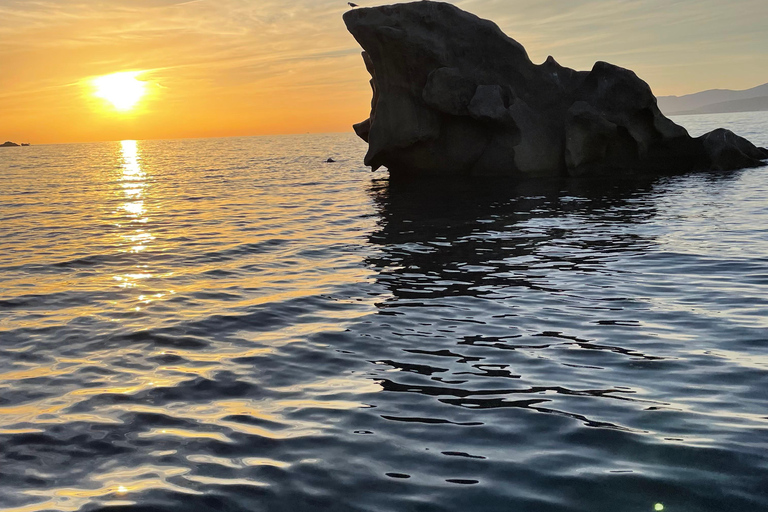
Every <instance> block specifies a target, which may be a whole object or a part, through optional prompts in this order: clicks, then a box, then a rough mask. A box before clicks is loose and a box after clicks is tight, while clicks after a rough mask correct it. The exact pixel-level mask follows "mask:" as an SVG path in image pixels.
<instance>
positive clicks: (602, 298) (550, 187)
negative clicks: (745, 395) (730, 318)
mask: <svg viewBox="0 0 768 512" xmlns="http://www.w3.org/2000/svg"><path fill="white" fill-rule="evenodd" d="M686 179H688V178H682V179H677V180H653V179H648V180H641V181H631V182H616V183H605V182H601V183H595V182H588V181H570V182H551V181H548V182H529V183H526V184H520V183H511V182H510V183H501V184H499V183H498V182H496V183H495V184H494V185H491V186H489V184H487V183H474V184H470V183H466V182H462V183H443V184H439V185H438V184H435V183H429V184H420V183H418V182H415V183H408V184H397V183H395V184H390V183H388V182H386V181H374V182H373V184H372V186H371V195H372V197H373V198H374V201H375V204H376V207H377V209H378V212H379V215H380V222H379V227H378V229H377V230H375V231H374V232H373V233H372V234H371V236H370V242H371V244H373V245H374V246H376V247H378V251H377V252H376V253H375V254H374V255H372V256H371V257H369V258H368V260H367V261H368V263H369V264H370V265H372V266H373V267H374V268H375V269H376V270H377V272H378V275H377V282H378V284H379V285H381V286H383V287H385V288H386V290H387V292H388V297H387V298H386V299H385V300H384V301H382V302H381V303H380V304H379V313H378V315H377V316H376V317H375V319H374V320H372V321H369V322H368V323H367V325H361V326H359V327H358V330H359V331H360V333H359V334H360V335H361V336H365V337H369V338H370V339H371V343H370V344H369V351H368V352H367V353H366V355H367V356H368V357H372V359H371V362H372V363H373V364H375V367H376V370H375V371H374V372H373V377H372V378H374V379H376V380H377V381H378V382H379V383H380V384H381V385H382V387H383V389H384V390H385V391H386V393H384V394H383V395H378V397H377V398H376V399H375V400H374V401H372V402H371V403H372V404H375V405H376V409H375V411H376V414H378V415H379V417H380V418H381V419H382V420H383V421H384V422H385V423H389V425H384V424H382V425H381V426H379V427H378V428H376V427H375V426H371V425H369V427H371V430H372V431H374V432H377V433H378V434H379V435H382V436H387V437H390V438H396V439H398V440H399V443H402V444H404V445H405V446H406V447H407V448H401V450H406V451H411V452H412V453H415V452H417V451H421V452H424V450H427V452H426V453H422V456H420V457H419V458H418V459H416V458H413V459H410V460H409V458H408V457H407V456H406V455H405V454H403V453H402V451H400V453H398V451H399V450H398V449H397V448H396V447H395V446H391V448H392V450H393V452H394V453H395V454H396V455H392V456H391V457H387V459H388V460H391V461H392V465H391V466H390V467H389V469H390V470H391V471H390V473H391V474H397V475H408V476H411V477H416V478H417V479H420V480H421V481H424V479H426V480H428V481H431V480H432V479H435V478H436V479H438V480H442V481H444V482H446V483H448V484H451V483H453V484H457V483H464V484H466V483H469V482H472V483H474V484H479V487H478V489H482V490H481V491H475V492H474V493H473V494H471V495H466V494H461V495H453V494H451V493H450V492H449V493H448V494H447V495H445V496H451V497H450V498H447V499H445V500H440V501H441V502H442V503H447V502H450V503H452V506H450V507H447V508H449V509H451V510H462V508H461V507H471V506H473V505H472V503H473V500H478V499H482V500H484V501H482V503H484V505H485V508H484V509H485V510H496V509H497V508H494V507H501V506H503V505H504V503H516V504H518V505H519V506H521V507H525V506H526V505H527V506H529V507H531V508H530V510H612V509H615V507H616V506H617V505H618V504H619V503H621V504H622V506H625V507H626V509H627V510H644V509H646V508H648V507H652V506H653V504H654V503H656V502H658V501H663V502H664V503H671V504H674V503H678V504H680V505H681V506H682V505H683V504H685V505H684V506H694V504H695V506H696V507H698V508H697V510H722V509H723V507H726V506H732V505H733V503H735V502H737V501H738V498H736V496H738V495H739V493H741V492H742V491H744V492H746V493H747V495H748V494H749V493H751V494H752V495H753V496H754V495H755V493H756V492H758V491H757V490H758V489H759V486H760V484H759V481H760V480H759V479H758V478H754V477H750V478H746V477H744V475H745V473H747V471H745V466H744V465H742V464H740V463H739V462H737V460H739V457H744V456H747V457H749V456H748V455H747V454H746V453H744V451H748V447H743V448H742V450H744V451H743V452H742V453H740V454H739V453H736V452H735V451H729V450H727V449H725V448H724V445H725V444H727V440H728V439H729V438H731V436H732V435H733V434H732V433H729V432H728V431H727V429H726V428H724V427H718V426H716V425H713V416H715V417H722V415H727V414H728V409H730V408H731V407H730V406H727V405H721V407H723V409H721V410H712V409H708V408H707V406H706V404H707V403H708V401H709V395H710V394H711V393H710V392H708V391H697V390H696V389H695V388H696V386H697V385H701V383H702V382H704V381H706V379H707V375H708V369H707V366H708V365H709V364H710V363H707V362H704V363H703V366H702V367H698V368H697V367H696V366H695V365H694V366H693V367H690V366H686V364H685V363H684V360H685V359H687V358H689V357H691V354H692V352H693V351H695V349H694V348H693V347H691V346H688V343H689V342H690V341H691V340H692V339H697V338H706V337H707V336H710V337H711V336H712V333H713V332H715V331H714V329H715V327H716V326H715V325H713V324H712V323H707V322H702V321H701V319H695V318H693V317H694V316H695V315H690V314H688V315H686V314H680V315H674V314H669V312H666V311H656V308H655V307H654V300H653V296H654V295H660V296H663V295H664V294H665V293H666V292H667V291H668V290H669V289H672V288H675V287H676V285H675V284H674V283H669V282H665V281H669V280H670V279H672V280H674V277H672V278H669V277H668V276H667V277H665V276H664V274H665V273H666V272H667V271H666V269H665V268H658V267H655V266H654V264H653V263H652V262H651V263H649V262H646V259H647V258H653V257H654V255H657V254H660V253H663V252H664V251H665V248H663V247H660V244H659V241H658V235H659V226H658V225H655V223H654V218H655V216H656V215H657V213H658V203H659V201H660V200H661V198H664V197H665V196H666V195H668V194H674V193H675V191H676V188H677V187H679V186H680V184H681V183H683V182H684V181H685V180H686ZM735 179H736V177H734V176H731V177H720V178H716V177H712V176H706V177H703V178H701V180H702V181H703V182H704V183H705V185H707V184H706V182H707V181H713V183H709V184H708V185H711V186H713V187H717V186H726V184H727V183H728V182H729V181H733V180H735ZM681 180H682V181H681ZM641 267H644V268H641ZM652 274H657V276H659V277H658V278H657V279H658V281H657V282H656V283H654V282H650V281H649V277H648V276H649V275H652ZM674 298H675V297H674V296H672V299H671V300H674ZM353 332H354V330H353ZM373 354H375V356H373ZM682 371H685V372H686V373H681V372H682ZM734 398H735V397H734ZM692 404H699V405H692ZM542 413H545V414H542ZM749 423H750V424H749V425H744V426H745V430H744V431H743V432H742V434H743V435H744V438H747V437H748V435H749V434H748V432H749V429H750V428H752V429H754V428H758V426H759V424H760V420H759V418H758V417H757V416H755V415H751V416H750V418H749ZM397 425H399V426H397ZM457 429H466V430H457ZM404 439H407V440H408V441H407V442H404V441H403V440H404ZM383 451H384V452H387V453H389V452H388V450H383ZM752 457H753V459H754V460H752V463H757V456H755V455H752ZM722 465H725V466H727V467H729V468H732V470H733V471H734V472H735V473H740V474H741V477H742V480H741V481H740V482H739V483H738V484H734V483H732V482H731V483H729V484H728V490H726V489H725V488H724V487H723V485H722V482H720V467H722ZM413 480H414V479H413V478H412V479H409V481H411V482H412V481H413ZM702 484H704V486H703V487H702ZM707 485H711V486H712V487H710V490H706V486H707ZM694 487H695V488H696V489H694ZM737 488H738V489H737ZM713 489H716V491H713ZM616 493H620V496H619V495H617V494H616ZM742 496H743V494H742ZM662 498H663V499H662ZM664 500H666V501H664ZM750 503H752V502H751V501H750V500H749V499H745V500H744V501H743V502H742V504H743V505H744V506H747V505H749V504H750ZM752 504H754V503H752ZM612 507H613V508H612ZM467 509H468V508H467Z"/></svg>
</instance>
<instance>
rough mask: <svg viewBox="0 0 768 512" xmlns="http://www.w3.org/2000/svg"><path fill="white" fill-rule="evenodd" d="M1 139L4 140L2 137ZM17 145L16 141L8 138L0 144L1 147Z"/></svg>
mask: <svg viewBox="0 0 768 512" xmlns="http://www.w3.org/2000/svg"><path fill="white" fill-rule="evenodd" d="M0 140H2V139H0ZM15 147H18V144H16V143H15V142H11V141H9V140H7V141H5V142H3V143H2V144H0V148H15Z"/></svg>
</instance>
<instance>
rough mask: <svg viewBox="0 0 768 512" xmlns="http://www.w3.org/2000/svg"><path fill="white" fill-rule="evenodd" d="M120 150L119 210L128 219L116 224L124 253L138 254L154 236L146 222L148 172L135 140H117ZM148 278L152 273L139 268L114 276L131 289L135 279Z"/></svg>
mask: <svg viewBox="0 0 768 512" xmlns="http://www.w3.org/2000/svg"><path fill="white" fill-rule="evenodd" d="M120 153H121V157H122V175H121V176H120V178H119V181H120V184H121V186H122V189H123V198H124V202H123V203H122V204H121V205H120V207H119V209H118V213H120V214H121V215H122V216H123V217H124V218H125V219H126V221H127V222H125V223H120V224H118V226H119V227H120V228H125V230H124V232H122V233H121V235H120V236H121V238H122V239H123V241H124V242H125V245H126V246H127V247H128V249H127V250H126V252H129V253H133V254H138V253H140V252H142V251H144V250H146V249H147V247H148V246H149V244H150V243H151V242H152V241H153V240H154V239H155V237H154V236H153V235H152V233H150V231H149V230H148V229H146V224H148V223H149V215H148V209H147V207H146V205H145V199H146V198H145V195H146V189H147V173H146V172H145V171H144V169H142V165H141V152H140V150H139V144H138V142H137V141H135V140H124V141H122V142H120ZM151 277H152V273H150V272H148V271H146V270H145V268H144V267H142V268H137V269H136V271H133V272H128V273H124V274H121V275H116V276H114V279H115V280H116V281H118V282H120V286H121V287H122V288H132V287H134V286H136V283H137V281H138V280H141V279H149V278H151Z"/></svg>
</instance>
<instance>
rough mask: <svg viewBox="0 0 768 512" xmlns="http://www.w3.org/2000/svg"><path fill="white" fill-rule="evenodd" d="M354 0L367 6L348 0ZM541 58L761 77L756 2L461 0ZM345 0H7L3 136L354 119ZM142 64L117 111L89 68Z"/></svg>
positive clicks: (691, 78)
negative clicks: (138, 85)
mask: <svg viewBox="0 0 768 512" xmlns="http://www.w3.org/2000/svg"><path fill="white" fill-rule="evenodd" d="M357 2H358V3H360V4H361V5H363V6H365V5H375V4H374V3H371V2H365V1H364V0H357ZM452 3H454V4H456V5H458V6H459V7H461V8H463V9H466V10H469V11H471V12H474V13H475V14H477V15H479V16H481V17H484V18H489V19H492V20H494V21H496V22H497V23H498V24H499V25H500V26H501V28H502V29H503V30H504V31H505V32H506V33H507V34H509V35H510V36H512V37H513V38H515V39H517V40H518V41H520V42H521V43H522V44H523V45H524V46H525V47H526V49H527V50H528V52H529V54H530V56H531V58H532V59H533V61H534V62H542V61H543V60H544V59H545V58H546V57H547V55H549V54H551V55H553V56H554V57H555V58H556V59H557V60H558V61H559V62H560V63H561V64H563V65H566V66H570V67H575V68H577V69H589V68H591V66H592V64H593V63H594V61H595V60H607V61H609V62H612V63H614V64H618V65H620V66H624V67H628V68H631V69H633V70H634V71H636V72H637V74H638V75H639V76H640V77H641V78H643V79H644V80H646V81H647V82H648V83H649V84H650V85H651V87H652V88H653V90H654V92H655V93H656V94H657V95H667V94H678V95H679V94H687V93H691V92H697V91H700V90H704V89H711V88H727V89H746V88H750V87H754V86H756V85H760V84H763V83H765V82H768V30H766V28H765V25H766V22H768V2H766V1H765V0H735V1H725V0H696V1H693V0H549V1H548V0H461V1H454V2H452ZM346 9H347V6H346V0H191V1H182V0H0V139H2V140H0V142H2V141H4V140H6V139H7V140H15V141H18V142H21V141H24V142H26V141H30V142H33V143H52V142H54V143H55V142H80V141H94V140H122V139H154V138H182V137H212V136H230V135H260V134H276V133H304V132H329V131H349V130H350V125H351V124H352V123H354V122H358V121H361V120H362V119H364V118H365V117H366V116H367V114H368V110H369V107H370V89H369V86H368V75H367V73H366V72H365V68H364V66H363V64H362V61H361V59H360V56H359V51H360V49H359V47H358V46H357V43H356V42H355V41H354V39H352V37H351V36H350V35H349V34H348V33H347V31H346V29H345V27H344V24H343V22H342V20H341V15H342V13H343V12H344V11H345V10H346ZM128 71H132V72H141V73H139V74H137V75H136V78H137V79H138V80H141V81H143V82H144V83H145V86H146V91H147V94H146V95H145V96H144V97H143V98H142V99H141V100H140V101H139V103H138V104H137V105H136V107H135V108H133V109H130V110H126V111H122V112H121V111H119V110H117V109H116V108H115V107H114V106H113V105H112V104H110V103H109V102H108V101H107V100H105V99H104V98H103V97H97V96H96V95H95V94H94V93H95V92H96V88H95V86H94V84H93V79H94V78H96V77H99V76H103V75H108V74H112V73H117V72H128Z"/></svg>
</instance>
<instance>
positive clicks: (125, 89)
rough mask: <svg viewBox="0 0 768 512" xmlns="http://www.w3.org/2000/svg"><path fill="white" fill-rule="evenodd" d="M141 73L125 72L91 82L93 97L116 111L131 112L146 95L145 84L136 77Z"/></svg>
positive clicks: (101, 77)
mask: <svg viewBox="0 0 768 512" xmlns="http://www.w3.org/2000/svg"><path fill="white" fill-rule="evenodd" d="M142 73H143V72H142V71H126V72H123V73H113V74H111V75H105V76H100V77H98V78H95V79H94V80H93V82H92V83H93V86H94V87H95V88H96V91H95V92H94V95H95V96H97V97H99V98H103V99H105V100H107V101H108V102H110V103H111V104H112V105H113V106H114V107H115V108H116V109H117V110H120V111H127V110H131V109H132V108H133V107H135V106H136V104H137V103H138V102H139V100H141V98H142V97H144V95H145V94H146V93H147V84H146V82H143V81H141V80H139V79H137V77H138V76H139V75H141V74H142Z"/></svg>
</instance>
